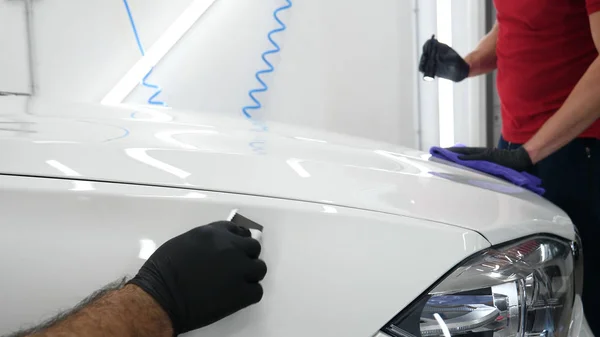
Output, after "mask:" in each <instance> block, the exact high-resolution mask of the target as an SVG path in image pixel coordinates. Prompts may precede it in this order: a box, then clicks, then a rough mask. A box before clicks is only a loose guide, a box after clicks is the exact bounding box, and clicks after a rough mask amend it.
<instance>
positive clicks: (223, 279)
mask: <svg viewBox="0 0 600 337" xmlns="http://www.w3.org/2000/svg"><path fill="white" fill-rule="evenodd" d="M260 250H261V246H260V243H259V242H258V241H256V240H254V239H252V238H251V237H250V231H249V230H248V229H245V228H242V227H239V226H236V225H234V224H233V223H230V222H225V221H222V222H216V223H212V224H209V225H206V226H201V227H197V228H195V229H192V230H190V231H189V232H186V233H184V234H181V235H179V236H177V237H175V238H173V239H171V240H169V241H167V242H166V243H165V244H163V245H162V246H161V247H159V248H158V249H157V250H156V252H154V254H152V256H151V257H150V258H149V259H148V261H146V263H145V264H144V265H143V266H142V268H141V269H140V271H139V272H138V274H137V275H136V276H135V277H134V278H133V279H132V280H131V281H130V282H129V283H132V284H135V285H137V286H138V287H140V288H142V289H143V290H144V291H145V292H147V293H148V294H149V295H150V296H152V297H153V298H154V299H155V300H156V301H157V302H158V303H159V304H160V306H161V307H162V308H163V309H164V310H165V312H166V313H167V314H168V315H169V318H170V319H171V322H172V324H173V330H174V331H175V334H176V335H177V334H180V333H185V332H188V331H191V330H195V329H198V328H201V327H204V326H206V325H209V324H211V323H214V322H216V321H218V320H220V319H222V318H224V317H226V316H229V315H231V314H233V313H235V312H237V311H239V310H241V309H243V308H245V307H247V306H250V305H252V304H255V303H258V302H259V301H260V300H261V298H262V296H263V289H262V287H261V285H260V284H259V283H258V282H259V281H261V280H262V279H263V278H264V277H265V274H266V272H267V266H266V265H265V263H264V262H263V261H262V260H259V259H258V256H259V254H260Z"/></svg>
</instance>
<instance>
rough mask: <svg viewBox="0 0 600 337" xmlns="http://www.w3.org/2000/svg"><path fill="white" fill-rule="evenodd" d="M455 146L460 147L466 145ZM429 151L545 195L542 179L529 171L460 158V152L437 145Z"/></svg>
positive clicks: (437, 156)
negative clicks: (519, 170) (518, 170)
mask: <svg viewBox="0 0 600 337" xmlns="http://www.w3.org/2000/svg"><path fill="white" fill-rule="evenodd" d="M455 146H456V147H459V146H464V145H455ZM429 153H430V154H431V155H432V156H433V157H435V158H440V159H444V160H448V161H451V162H453V163H456V164H459V165H462V166H466V167H469V168H472V169H474V170H477V171H480V172H484V173H487V174H491V175H493V176H495V177H498V178H501V179H504V180H506V181H509V182H511V183H513V184H515V185H517V186H520V187H522V188H525V189H528V190H530V191H532V192H534V193H537V194H539V195H543V194H544V193H545V192H546V190H544V189H543V188H542V187H541V185H542V180H541V179H540V178H538V177H536V176H534V175H531V174H529V173H527V172H517V171H515V170H513V169H511V168H508V167H504V166H501V165H498V164H494V163H491V162H488V161H484V160H460V159H459V158H458V157H459V156H460V154H458V153H454V152H452V151H450V150H448V149H445V148H442V147H437V146H433V147H432V148H431V149H430V150H429Z"/></svg>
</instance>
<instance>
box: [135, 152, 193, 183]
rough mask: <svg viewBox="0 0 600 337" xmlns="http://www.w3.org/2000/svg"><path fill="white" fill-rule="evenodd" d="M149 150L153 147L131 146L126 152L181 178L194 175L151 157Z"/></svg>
mask: <svg viewBox="0 0 600 337" xmlns="http://www.w3.org/2000/svg"><path fill="white" fill-rule="evenodd" d="M148 150H152V149H143V148H129V149H125V153H126V154H127V155H128V156H130V157H131V158H133V159H135V160H137V161H139V162H142V163H144V164H146V165H150V166H152V167H154V168H156V169H159V170H161V171H164V172H167V173H169V174H172V175H174V176H176V177H178V178H181V179H186V178H187V177H189V176H190V175H192V174H191V173H189V172H186V171H184V170H182V169H180V168H177V167H175V166H172V165H169V164H167V163H165V162H163V161H160V160H158V159H156V158H153V157H150V156H149V155H148V153H146V152H147V151H148Z"/></svg>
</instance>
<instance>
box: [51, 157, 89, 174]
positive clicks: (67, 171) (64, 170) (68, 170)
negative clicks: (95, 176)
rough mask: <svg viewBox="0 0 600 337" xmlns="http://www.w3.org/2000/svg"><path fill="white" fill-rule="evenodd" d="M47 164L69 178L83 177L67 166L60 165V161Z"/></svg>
mask: <svg viewBox="0 0 600 337" xmlns="http://www.w3.org/2000/svg"><path fill="white" fill-rule="evenodd" d="M46 164H48V165H50V166H52V167H54V168H55V169H57V170H59V171H60V172H61V173H63V174H64V175H66V176H68V177H81V174H79V173H78V172H77V171H75V170H73V169H72V168H70V167H68V166H67V165H64V164H62V163H60V162H59V161H58V160H54V159H52V160H46Z"/></svg>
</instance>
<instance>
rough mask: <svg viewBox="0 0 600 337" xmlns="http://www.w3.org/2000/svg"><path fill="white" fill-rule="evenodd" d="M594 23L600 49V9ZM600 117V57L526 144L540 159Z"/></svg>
mask: <svg viewBox="0 0 600 337" xmlns="http://www.w3.org/2000/svg"><path fill="white" fill-rule="evenodd" d="M590 27H591V29H592V36H593V37H594V42H595V44H596V48H597V49H598V50H599V51H600V12H596V13H594V14H592V15H590ZM598 118H600V57H597V58H596V60H595V61H594V62H593V63H592V64H591V65H590V67H589V68H588V70H587V71H586V72H585V74H584V75H583V77H582V78H581V79H580V80H579V82H578V83H577V85H576V86H575V88H574V89H573V91H572V92H571V94H570V95H569V97H568V98H567V100H566V101H565V103H564V104H563V105H562V107H561V108H560V109H559V110H558V111H557V112H556V113H555V114H554V115H553V116H552V117H551V118H550V119H548V121H546V123H545V124H544V125H543V126H542V128H541V129H540V130H539V131H538V132H537V133H536V134H535V135H534V136H533V137H532V138H531V139H530V140H529V141H528V142H527V143H525V145H523V147H524V148H525V150H526V151H527V153H529V156H530V157H531V161H532V162H533V163H537V162H539V161H540V160H542V159H544V158H546V157H547V156H549V155H550V154H552V153H553V152H555V151H556V150H558V149H560V148H561V147H563V146H564V145H566V144H567V143H569V142H570V141H571V140H573V139H575V138H576V137H577V136H579V135H580V134H581V133H582V132H583V131H585V130H586V129H587V128H588V127H589V126H591V125H592V124H593V123H594V122H595V121H596V120H597V119H598Z"/></svg>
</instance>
